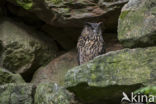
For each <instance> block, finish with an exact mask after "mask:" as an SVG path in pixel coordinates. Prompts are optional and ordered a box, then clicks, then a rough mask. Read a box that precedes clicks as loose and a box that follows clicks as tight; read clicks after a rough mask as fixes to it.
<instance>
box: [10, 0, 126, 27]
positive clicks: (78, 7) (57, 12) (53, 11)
mask: <svg viewBox="0 0 156 104" xmlns="http://www.w3.org/2000/svg"><path fill="white" fill-rule="evenodd" d="M8 1H10V2H12V3H16V4H17V5H20V6H22V7H23V8H25V9H27V10H31V11H34V12H35V13H36V15H38V17H40V18H41V19H42V20H44V21H45V22H46V23H48V24H51V25H53V26H58V27H82V26H83V24H84V22H86V21H94V22H97V21H103V22H104V25H105V27H106V29H107V30H114V29H116V26H117V20H118V16H119V14H120V10H121V8H122V6H123V5H124V4H125V3H126V2H127V1H128V0H114V1H108V0H99V1H95V0H33V1H32V0H28V1H21V0H8ZM112 14H113V16H111V15H112Z"/></svg>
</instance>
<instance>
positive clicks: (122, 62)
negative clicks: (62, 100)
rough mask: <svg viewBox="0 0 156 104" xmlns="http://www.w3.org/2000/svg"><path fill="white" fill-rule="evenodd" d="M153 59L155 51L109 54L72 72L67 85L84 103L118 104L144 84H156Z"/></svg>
mask: <svg viewBox="0 0 156 104" xmlns="http://www.w3.org/2000/svg"><path fill="white" fill-rule="evenodd" d="M153 57H156V47H150V48H145V49H142V48H138V49H123V50H120V51H114V52H110V53H107V54H105V55H101V56H98V57H96V58H95V59H94V60H92V61H90V62H89V63H87V64H83V65H81V66H78V67H75V68H73V69H71V70H70V71H69V72H68V73H67V74H66V78H65V85H66V87H67V88H68V89H69V90H70V91H72V92H74V93H75V94H76V96H77V97H78V98H79V99H80V100H81V101H82V102H84V103H91V104H92V103H93V104H99V103H106V104H115V103H118V104H119V103H120V99H121V98H122V92H126V93H129V92H132V91H135V90H136V89H137V88H139V87H140V85H142V84H143V83H148V82H150V83H152V82H153V81H155V80H156V76H155V73H156V70H155V66H156V59H155V58H153ZM145 76H146V77H145ZM112 99H113V100H112Z"/></svg>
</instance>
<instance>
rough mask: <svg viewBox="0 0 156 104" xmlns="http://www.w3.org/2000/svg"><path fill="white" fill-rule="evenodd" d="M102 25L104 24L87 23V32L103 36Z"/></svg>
mask: <svg viewBox="0 0 156 104" xmlns="http://www.w3.org/2000/svg"><path fill="white" fill-rule="evenodd" d="M101 24H102V22H99V23H90V22H87V23H86V25H85V27H86V28H87V30H88V31H89V32H90V33H91V34H93V35H101V34H102V30H101Z"/></svg>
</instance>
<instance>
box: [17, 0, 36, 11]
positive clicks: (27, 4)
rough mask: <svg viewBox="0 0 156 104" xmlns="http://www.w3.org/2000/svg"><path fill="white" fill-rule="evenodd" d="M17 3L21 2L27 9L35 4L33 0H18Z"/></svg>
mask: <svg viewBox="0 0 156 104" xmlns="http://www.w3.org/2000/svg"><path fill="white" fill-rule="evenodd" d="M16 2H17V4H19V5H20V6H21V7H23V8H24V9H26V10H29V9H31V8H32V6H33V1H32V0H16Z"/></svg>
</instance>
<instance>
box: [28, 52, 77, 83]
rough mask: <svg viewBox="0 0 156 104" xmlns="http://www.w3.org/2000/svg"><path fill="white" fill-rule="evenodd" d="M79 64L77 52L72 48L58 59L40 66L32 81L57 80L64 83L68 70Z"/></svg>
mask: <svg viewBox="0 0 156 104" xmlns="http://www.w3.org/2000/svg"><path fill="white" fill-rule="evenodd" d="M76 65H78V62H77V53H76V51H75V50H71V51H69V52H67V53H65V54H63V55H61V56H59V57H57V58H56V59H54V60H52V61H51V62H50V63H49V64H48V65H46V66H45V67H41V68H39V69H38V70H37V71H36V72H35V73H34V76H33V79H32V81H31V82H32V83H34V84H39V83H41V82H55V83H58V84H61V85H63V83H64V76H65V74H66V72H67V71H68V70H69V69H71V68H72V67H74V66H76Z"/></svg>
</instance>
